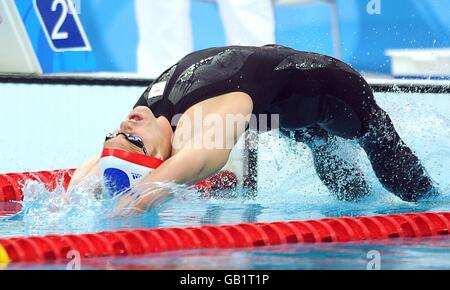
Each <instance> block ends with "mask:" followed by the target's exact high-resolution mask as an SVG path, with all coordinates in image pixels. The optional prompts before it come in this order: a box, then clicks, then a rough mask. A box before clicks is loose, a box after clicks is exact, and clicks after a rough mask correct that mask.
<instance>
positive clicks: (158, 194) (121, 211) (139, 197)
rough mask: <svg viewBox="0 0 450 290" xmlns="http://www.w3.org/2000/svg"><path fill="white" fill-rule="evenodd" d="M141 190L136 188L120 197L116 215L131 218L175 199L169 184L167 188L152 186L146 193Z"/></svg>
mask: <svg viewBox="0 0 450 290" xmlns="http://www.w3.org/2000/svg"><path fill="white" fill-rule="evenodd" d="M141 188H142V187H141ZM141 188H139V187H138V188H135V189H133V190H132V191H128V192H125V193H123V194H122V195H120V196H118V201H117V205H116V207H115V210H114V215H116V216H129V215H134V214H141V213H145V212H147V211H149V210H151V209H155V208H157V207H158V206H159V205H161V204H162V203H164V202H166V201H168V200H169V199H171V198H172V197H173V192H172V191H171V190H170V189H169V188H168V186H167V184H166V185H165V186H163V185H161V184H152V185H151V186H149V187H147V189H146V190H145V191H142V190H141Z"/></svg>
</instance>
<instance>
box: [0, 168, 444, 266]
mask: <svg viewBox="0 0 450 290" xmlns="http://www.w3.org/2000/svg"><path fill="white" fill-rule="evenodd" d="M73 172H74V171H73V170H62V171H52V172H48V171H45V172H37V173H23V174H6V175H0V202H2V201H20V200H21V199H22V198H23V192H22V187H23V184H24V183H25V181H26V180H40V181H42V182H44V183H45V184H46V185H47V188H48V189H49V190H53V189H54V188H55V187H56V185H57V184H58V183H59V182H61V180H63V185H64V186H67V185H68V183H69V182H70V178H71V176H72V174H73ZM236 184H237V178H236V175H234V174H233V173H231V172H221V173H219V174H218V175H216V176H214V177H212V178H209V179H207V180H205V181H203V182H201V183H199V184H197V185H196V188H197V189H198V190H200V191H203V192H206V193H208V192H212V191H214V190H218V189H226V188H233V187H235V186H236ZM449 230H450V213H422V214H394V215H386V216H375V217H352V218H350V217H348V218H329V219H323V220H312V221H297V222H274V223H254V224H239V225H228V226H204V227H193V228H169V229H150V230H131V231H118V232H102V233H97V234H86V235H60V236H55V235H53V236H44V237H24V238H12V239H0V264H2V263H3V264H5V263H9V262H34V261H46V260H56V259H64V258H66V255H67V253H68V252H69V251H72V250H75V251H78V252H79V253H80V255H81V256H82V257H84V258H90V257H105V256H128V255H142V254H148V253H156V252H164V251H175V250H183V249H196V248H243V247H259V246H266V245H280V244H294V243H324V242H326V243H328V242H348V241H361V240H381V239H391V238H402V237H404V238H412V237H429V236H436V235H449Z"/></svg>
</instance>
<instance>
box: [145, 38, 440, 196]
mask: <svg viewBox="0 0 450 290" xmlns="http://www.w3.org/2000/svg"><path fill="white" fill-rule="evenodd" d="M231 92H245V93H247V94H248V95H249V96H250V97H251V98H252V100H253V108H254V109H253V113H254V114H256V115H259V114H278V115H279V121H280V127H281V130H282V131H285V132H288V131H291V132H297V133H296V134H295V135H296V139H297V140H298V141H301V142H305V143H306V144H308V145H309V146H310V147H311V149H313V153H315V154H314V157H315V158H316V159H317V160H316V161H317V162H316V165H317V164H321V165H320V166H316V168H317V171H318V173H319V176H321V178H322V180H324V182H325V183H326V184H327V185H328V187H329V188H333V186H332V183H335V180H334V179H335V178H334V177H333V178H331V181H330V180H328V181H327V180H325V179H326V178H325V176H322V175H324V173H325V172H326V171H328V170H329V168H326V167H325V166H324V165H323V164H325V162H322V161H324V160H325V159H330V158H331V155H329V154H325V153H323V152H325V151H326V150H324V148H319V147H317V146H314V144H315V141H316V140H317V139H322V140H325V141H328V139H329V136H339V137H343V138H348V139H358V141H359V142H360V144H361V146H362V147H363V148H364V149H365V150H366V152H367V154H368V157H369V159H370V161H371V162H372V165H373V168H374V170H375V172H376V174H377V176H378V178H379V179H380V181H381V182H382V183H383V185H384V186H385V187H386V188H388V189H389V190H391V191H393V192H394V193H396V194H397V195H399V196H400V197H401V198H402V199H405V200H410V201H414V200H417V199H418V198H420V197H422V196H424V195H426V194H427V193H429V192H430V190H431V188H432V186H431V184H432V182H431V180H430V179H429V177H428V176H427V175H426V173H425V170H424V169H423V167H422V166H421V165H420V162H419V160H418V159H417V157H416V156H415V155H414V154H413V152H412V151H411V150H410V149H409V148H408V147H407V146H406V145H405V144H404V143H403V141H402V140H401V139H400V137H399V136H398V134H397V132H396V131H395V129H394V126H393V125H392V122H391V121H390V119H389V117H388V116H387V114H386V113H385V112H384V111H383V110H382V109H381V108H380V107H378V105H377V104H376V102H375V100H374V96H373V93H372V90H371V88H370V86H369V85H368V84H367V82H366V81H365V80H364V78H363V77H362V76H361V75H360V74H359V73H358V72H356V71H355V70H353V69H352V68H351V67H350V66H348V65H347V64H345V63H343V62H341V61H339V60H337V59H335V58H332V57H329V56H325V55H320V54H316V53H309V52H300V51H297V50H294V49H291V48H287V47H283V46H278V45H269V46H264V47H242V46H230V47H220V48H210V49H206V50H201V51H197V52H194V53H191V54H189V55H187V56H186V57H184V58H183V59H182V60H180V61H179V62H178V63H177V64H175V65H174V66H172V67H171V68H169V69H168V70H166V71H165V72H164V73H163V74H162V75H161V76H160V77H158V78H157V79H156V80H155V81H154V82H153V83H152V85H150V86H149V88H148V89H147V90H146V91H145V92H144V94H143V95H142V96H141V98H140V99H139V100H138V102H137V104H136V106H148V107H149V108H150V109H151V110H152V112H153V113H154V114H155V116H157V117H158V116H165V117H166V118H167V119H168V120H169V121H171V120H172V118H174V117H175V116H177V115H179V114H183V113H184V112H186V110H188V109H189V108H190V107H192V106H193V105H195V104H197V103H199V102H201V101H204V100H207V99H209V98H212V97H216V96H219V95H223V94H226V93H231ZM269 120H270V118H269ZM305 132H307V134H305ZM305 136H308V138H305ZM311 136H312V137H311ZM325 144H327V142H325ZM319 153H320V154H319ZM318 159H323V160H318ZM319 161H320V162H319ZM342 162H344V161H342ZM335 188H337V187H335ZM340 188H343V187H342V186H340ZM344 188H345V186H344ZM354 188H357V187H354ZM358 190H359V189H358ZM348 191H352V190H351V189H348ZM353 191H354V190H353ZM350 195H351V196H355V195H358V194H357V193H355V192H353V193H351V194H350ZM344 198H347V197H346V196H344Z"/></svg>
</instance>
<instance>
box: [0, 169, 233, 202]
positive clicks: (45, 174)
mask: <svg viewBox="0 0 450 290" xmlns="http://www.w3.org/2000/svg"><path fill="white" fill-rule="evenodd" d="M74 172H75V169H69V170H56V171H41V172H27V173H10V174H1V175H0V202H10V201H21V200H23V191H22V189H23V186H24V184H25V182H26V181H27V180H37V181H41V182H43V183H44V184H45V185H46V187H47V189H48V190H50V191H52V190H54V189H55V188H56V186H57V185H58V184H59V183H61V181H62V183H63V186H64V187H65V188H67V186H68V185H69V183H70V179H71V178H72V175H73V173H74ZM236 185H237V177H236V175H235V174H234V173H233V172H230V171H221V172H219V173H218V174H216V175H215V176H213V177H210V178H208V179H206V180H204V181H202V182H199V183H198V184H196V185H195V188H196V189H198V190H199V191H201V192H205V193H209V192H213V191H216V190H223V189H231V188H234V187H236Z"/></svg>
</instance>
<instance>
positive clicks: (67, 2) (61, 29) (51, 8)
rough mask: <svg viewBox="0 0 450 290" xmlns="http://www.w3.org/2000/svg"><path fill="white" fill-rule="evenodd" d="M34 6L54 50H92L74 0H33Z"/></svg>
mask: <svg viewBox="0 0 450 290" xmlns="http://www.w3.org/2000/svg"><path fill="white" fill-rule="evenodd" d="M33 1H34V8H35V10H36V13H37V15H38V18H39V21H40V22H41V25H42V29H43V30H44V32H45V35H46V36H47V40H48V42H49V44H50V47H51V48H52V49H53V50H54V51H58V52H62V51H80V50H85V51H86V50H87V51H90V50H91V45H90V44H89V40H88V38H87V37H86V33H85V32H84V29H83V25H82V24H81V21H80V19H79V18H78V15H77V11H76V9H75V6H74V4H73V2H72V0H33Z"/></svg>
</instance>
